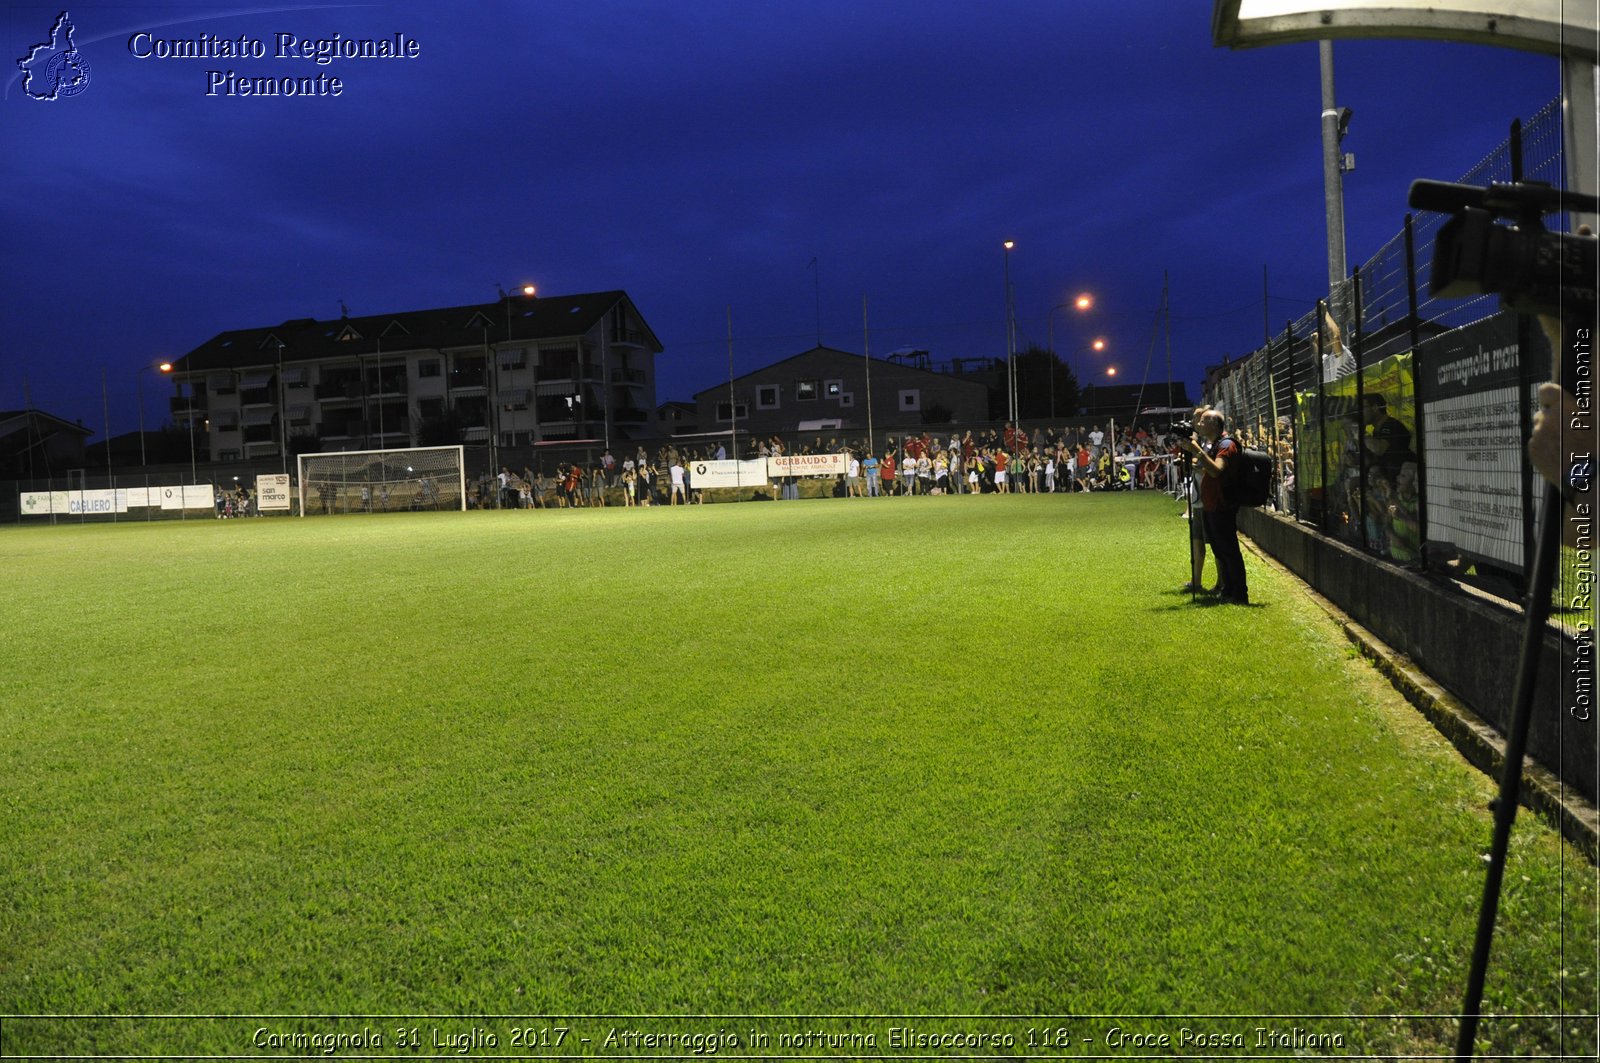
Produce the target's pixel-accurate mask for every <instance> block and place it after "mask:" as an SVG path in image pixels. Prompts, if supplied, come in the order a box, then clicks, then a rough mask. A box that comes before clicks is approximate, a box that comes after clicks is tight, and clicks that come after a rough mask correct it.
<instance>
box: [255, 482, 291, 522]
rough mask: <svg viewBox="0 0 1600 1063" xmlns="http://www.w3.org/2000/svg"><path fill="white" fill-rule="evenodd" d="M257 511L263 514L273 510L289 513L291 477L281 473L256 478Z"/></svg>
mask: <svg viewBox="0 0 1600 1063" xmlns="http://www.w3.org/2000/svg"><path fill="white" fill-rule="evenodd" d="M256 509H257V510H259V511H260V512H262V513H266V512H269V511H272V510H278V511H280V512H284V513H287V512H288V511H289V477H288V476H286V475H284V474H283V473H281V472H275V473H272V474H271V475H269V476H257V477H256Z"/></svg>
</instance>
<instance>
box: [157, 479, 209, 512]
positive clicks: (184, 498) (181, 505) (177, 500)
mask: <svg viewBox="0 0 1600 1063" xmlns="http://www.w3.org/2000/svg"><path fill="white" fill-rule="evenodd" d="M156 490H158V491H160V492H161V508H162V509H215V508H216V505H217V494H216V490H215V489H214V488H213V487H212V486H211V485H210V484H184V485H183V486H182V487H159V488H156Z"/></svg>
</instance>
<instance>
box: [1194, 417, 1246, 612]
mask: <svg viewBox="0 0 1600 1063" xmlns="http://www.w3.org/2000/svg"><path fill="white" fill-rule="evenodd" d="M1195 428H1196V430H1197V438H1196V439H1191V440H1189V441H1188V442H1186V443H1184V444H1183V448H1184V449H1185V450H1187V451H1188V452H1189V453H1190V454H1191V455H1192V456H1193V457H1194V460H1195V463H1196V464H1197V465H1198V466H1199V468H1200V471H1201V473H1202V474H1203V479H1201V481H1200V506H1201V508H1202V509H1203V510H1204V511H1205V526H1206V539H1207V541H1209V542H1210V543H1211V554H1212V556H1213V557H1215V558H1216V559H1217V595H1218V597H1220V598H1221V599H1222V600H1223V601H1225V602H1232V603H1234V604H1236V605H1249V604H1250V588H1249V585H1248V583H1247V582H1246V580H1245V573H1244V555H1243V554H1242V553H1241V552H1240V550H1239V507H1238V505H1237V504H1236V503H1233V502H1230V501H1229V500H1228V498H1227V497H1226V495H1225V492H1224V490H1223V488H1224V485H1225V484H1226V483H1227V481H1228V478H1229V477H1230V476H1231V475H1232V474H1233V472H1234V470H1233V468H1232V465H1233V462H1234V461H1235V459H1237V458H1238V456H1239V444H1238V443H1235V442H1234V441H1233V439H1232V438H1231V437H1229V436H1228V435H1227V433H1226V432H1225V431H1224V424H1223V419H1222V414H1220V413H1218V412H1217V411H1216V410H1206V411H1205V412H1204V413H1202V414H1200V416H1199V417H1197V418H1196V419H1195ZM1202 444H1203V445H1202Z"/></svg>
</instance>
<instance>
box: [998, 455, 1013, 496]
mask: <svg viewBox="0 0 1600 1063" xmlns="http://www.w3.org/2000/svg"><path fill="white" fill-rule="evenodd" d="M1010 464H1011V455H1010V454H1007V453H1006V452H1005V451H1004V450H997V451H995V452H994V489H995V490H996V491H998V492H999V493H1000V494H1002V495H1004V494H1009V493H1010V492H1011V484H1010V483H1009V480H1010V477H1009V476H1007V475H1006V470H1007V468H1008V466H1010Z"/></svg>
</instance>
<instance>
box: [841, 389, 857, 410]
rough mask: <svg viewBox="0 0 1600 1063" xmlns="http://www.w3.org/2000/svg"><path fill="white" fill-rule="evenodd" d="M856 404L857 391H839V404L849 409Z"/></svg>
mask: <svg viewBox="0 0 1600 1063" xmlns="http://www.w3.org/2000/svg"><path fill="white" fill-rule="evenodd" d="M855 404H856V393H855V392H853V391H841V392H840V393H839V405H840V406H843V407H844V408H845V409H849V408H850V407H852V406H854V405H855Z"/></svg>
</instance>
